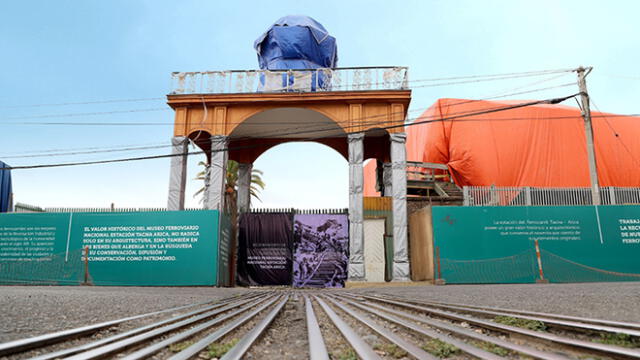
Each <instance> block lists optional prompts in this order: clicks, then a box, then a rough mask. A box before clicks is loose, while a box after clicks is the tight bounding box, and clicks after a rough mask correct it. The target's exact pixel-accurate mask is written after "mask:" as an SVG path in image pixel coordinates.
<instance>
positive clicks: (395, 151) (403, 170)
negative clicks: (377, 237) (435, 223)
mask: <svg viewBox="0 0 640 360" xmlns="http://www.w3.org/2000/svg"><path fill="white" fill-rule="evenodd" d="M406 140H407V135H406V134H405V133H396V134H391V168H392V175H391V177H392V181H393V185H392V191H393V280H396V281H406V280H409V256H408V249H407V248H408V241H407V149H406V147H405V142H406Z"/></svg>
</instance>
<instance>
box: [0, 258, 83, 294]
mask: <svg viewBox="0 0 640 360" xmlns="http://www.w3.org/2000/svg"><path fill="white" fill-rule="evenodd" d="M87 275H89V276H87V279H86V280H87V283H91V277H90V272H87ZM84 282H85V263H84V256H83V250H73V251H69V252H68V253H67V252H63V253H55V254H51V255H48V256H43V257H39V258H33V259H28V260H26V259H24V258H19V259H14V260H12V259H11V258H8V257H5V258H3V259H2V261H0V284H2V285H17V284H20V285H80V284H82V283H84Z"/></svg>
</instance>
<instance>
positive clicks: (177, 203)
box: [167, 136, 189, 210]
mask: <svg viewBox="0 0 640 360" xmlns="http://www.w3.org/2000/svg"><path fill="white" fill-rule="evenodd" d="M188 151H189V139H187V138H186V137H184V136H174V137H173V138H171V154H172V155H173V156H172V157H171V168H170V173H169V198H168V200H167V210H184V191H185V186H186V184H187V153H188ZM180 154H182V155H180Z"/></svg>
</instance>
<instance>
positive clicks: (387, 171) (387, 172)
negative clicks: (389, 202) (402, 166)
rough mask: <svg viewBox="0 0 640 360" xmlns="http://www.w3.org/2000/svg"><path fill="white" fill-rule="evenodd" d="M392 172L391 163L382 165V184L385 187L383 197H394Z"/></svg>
mask: <svg viewBox="0 0 640 360" xmlns="http://www.w3.org/2000/svg"><path fill="white" fill-rule="evenodd" d="M391 174H392V171H391V163H384V164H383V165H382V184H383V187H384V193H383V194H382V196H393V191H392V188H393V187H392V186H391V185H392V183H393V182H392V175H391Z"/></svg>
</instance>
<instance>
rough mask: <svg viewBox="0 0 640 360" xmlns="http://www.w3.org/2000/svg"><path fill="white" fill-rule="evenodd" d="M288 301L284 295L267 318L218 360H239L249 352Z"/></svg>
mask: <svg viewBox="0 0 640 360" xmlns="http://www.w3.org/2000/svg"><path fill="white" fill-rule="evenodd" d="M287 301H289V295H286V296H285V297H284V299H282V301H280V302H279V303H278V305H276V306H275V307H274V308H273V310H271V312H269V314H267V316H266V317H265V318H264V319H262V321H260V323H258V325H256V326H255V327H254V328H253V329H251V330H250V331H249V332H248V333H246V334H245V335H244V336H243V337H242V339H240V341H239V342H238V343H237V344H236V345H235V346H234V347H232V348H231V350H229V351H228V352H227V353H226V354H224V356H222V358H220V360H240V359H242V357H243V356H244V354H246V353H247V351H249V349H250V348H251V346H252V345H253V343H254V342H255V341H256V340H257V339H258V337H260V335H262V334H263V333H264V332H265V330H266V329H267V328H268V327H269V325H271V323H272V322H273V320H274V319H275V318H276V316H278V314H280V311H282V308H283V307H284V305H285V304H286V303H287Z"/></svg>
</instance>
